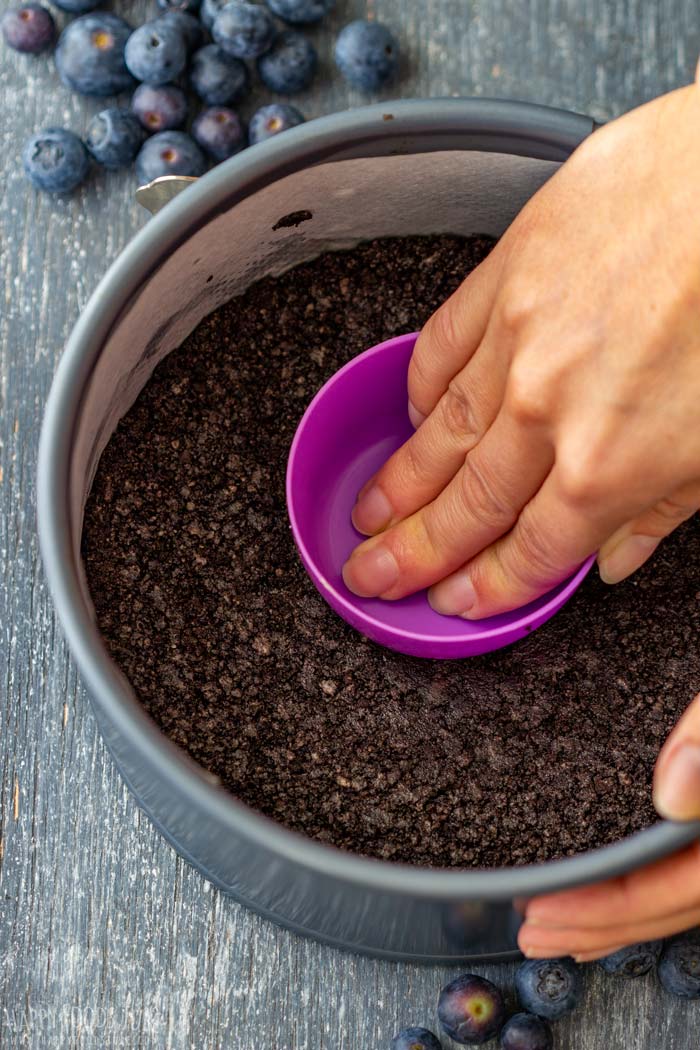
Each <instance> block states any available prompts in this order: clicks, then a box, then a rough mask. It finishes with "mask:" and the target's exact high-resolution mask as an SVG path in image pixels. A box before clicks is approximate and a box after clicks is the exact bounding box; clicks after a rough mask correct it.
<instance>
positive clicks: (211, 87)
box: [2, 0, 399, 193]
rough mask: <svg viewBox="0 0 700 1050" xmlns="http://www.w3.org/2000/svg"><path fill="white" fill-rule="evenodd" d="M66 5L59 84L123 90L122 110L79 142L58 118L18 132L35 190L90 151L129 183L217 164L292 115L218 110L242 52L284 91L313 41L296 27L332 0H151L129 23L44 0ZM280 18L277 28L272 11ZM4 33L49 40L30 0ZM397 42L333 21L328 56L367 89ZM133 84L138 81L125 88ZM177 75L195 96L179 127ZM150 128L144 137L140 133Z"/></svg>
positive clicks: (49, 22) (227, 101)
mask: <svg viewBox="0 0 700 1050" xmlns="http://www.w3.org/2000/svg"><path fill="white" fill-rule="evenodd" d="M52 2H53V3H54V4H55V5H56V6H57V7H60V8H61V9H62V10H64V11H67V12H70V13H71V14H76V15H78V16H79V17H77V18H76V19H75V20H74V21H72V22H70V23H69V24H68V25H67V26H66V28H65V29H64V30H63V32H62V33H61V34H60V36H59V38H58V44H57V45H56V67H57V69H58V72H59V75H60V77H61V80H62V81H63V83H64V84H66V86H67V87H69V88H70V89H71V90H73V91H77V92H79V93H80V94H83V95H97V96H102V97H106V96H110V95H118V94H120V93H121V92H124V91H132V90H134V88H135V91H134V94H133V97H132V100H131V107H130V108H129V109H126V108H121V107H116V106H111V107H109V108H108V109H104V110H102V112H101V113H98V114H97V116H95V117H94V119H93V120H92V122H91V123H90V126H89V128H88V132H87V136H86V139H85V142H83V141H82V139H80V138H79V137H78V136H77V135H75V134H74V133H73V132H71V131H68V130H67V129H65V128H47V129H45V130H44V131H41V132H39V133H38V134H35V135H32V137H31V138H30V139H29V140H28V141H27V142H26V144H25V146H24V150H23V156H22V159H23V164H24V170H25V173H26V175H27V176H28V177H29V179H31V181H32V182H33V183H34V185H35V186H37V187H38V188H39V189H42V190H45V191H47V192H50V193H68V192H70V191H71V190H73V189H74V188H75V187H76V186H78V185H79V184H80V183H81V182H83V180H84V179H85V178H86V176H87V175H88V172H89V170H90V164H91V158H92V159H93V160H95V161H97V163H99V164H101V165H103V166H104V167H105V168H110V169H116V168H122V167H127V166H128V165H130V164H131V163H133V162H135V164H136V174H137V177H138V179H139V182H141V183H145V182H150V181H151V180H152V179H155V178H157V177H159V176H161V175H194V176H196V175H202V174H203V173H204V171H206V168H207V166H208V163H209V162H210V161H214V162H215V163H218V162H219V161H222V160H226V159H227V158H228V157H232V156H233V155H234V154H235V153H238V152H239V151H240V150H241V149H243V148H244V146H246V145H247V144H248V143H250V144H251V145H254V144H255V143H257V142H262V141H263V140H264V139H267V138H270V137H271V136H272V135H276V134H278V133H279V132H281V131H284V130H286V129H287V128H290V127H294V126H295V125H297V124H301V123H303V121H304V117H303V115H302V114H301V113H300V112H299V110H298V109H296V108H295V107H294V106H292V105H289V104H287V103H272V104H269V105H265V106H262V107H261V108H260V109H258V110H257V112H256V113H255V114H254V115H253V117H252V118H251V120H250V123H249V126H248V128H247V129H246V127H245V126H244V123H243V121H242V120H241V118H240V117H239V115H238V113H237V112H236V111H235V110H234V109H232V108H230V107H231V106H232V105H233V104H234V103H237V102H239V101H240V100H241V99H242V98H243V97H245V95H247V94H248V92H249V91H250V87H251V75H250V70H249V68H248V65H247V64H246V62H247V61H254V62H255V64H256V68H257V72H258V76H259V78H260V80H261V81H262V83H263V84H264V86H265V87H266V88H268V89H269V90H270V91H273V92H275V93H278V94H281V95H294V94H296V93H298V92H300V91H303V90H304V89H305V88H307V87H309V85H310V84H311V81H312V80H313V77H314V75H315V73H316V67H317V64H318V59H317V54H316V49H315V48H314V46H313V44H312V42H311V41H310V40H309V39H308V37H307V36H305V35H304V33H303V32H300V31H299V29H298V28H297V27H299V26H309V25H312V24H313V23H316V22H320V21H321V19H323V17H324V16H325V15H326V14H328V12H329V11H330V9H331V7H332V6H333V4H334V0H266V6H264V5H263V4H262V3H248V2H247V0H157V4H158V8H159V9H160V11H159V14H158V16H157V17H155V18H154V19H153V20H151V21H149V22H146V23H145V24H144V25H142V26H140V27H139V28H137V29H133V28H132V27H131V26H130V25H129V24H128V22H126V21H125V20H124V19H123V18H120V17H119V16H118V15H115V14H112V13H110V12H106V11H96V10H94V9H95V8H96V7H97V6H98V4H99V3H100V2H101V0H52ZM274 16H276V17H277V18H279V19H281V20H282V21H283V22H284V23H285V24H286V28H283V29H280V28H279V24H278V23H277V22H276V21H275V17H274ZM2 31H3V35H4V37H5V40H6V42H7V43H8V44H9V46H10V47H13V48H15V50H17V51H24V52H27V53H30V54H39V53H41V52H45V51H47V50H49V49H50V48H51V47H53V45H54V42H55V40H56V25H55V22H54V20H53V17H52V15H51V13H50V11H48V10H47V9H46V8H45V7H42V6H41V4H39V3H36V2H33V0H32V2H29V3H25V4H23V5H22V6H21V7H14V8H10V9H8V10H7V11H5V13H4V15H3V17H2ZM398 59H399V46H398V42H397V40H396V38H395V36H394V35H393V33H392V32H391V31H390V30H389V29H388V28H387V27H386V26H384V25H382V24H381V23H379V22H373V21H364V20H358V21H355V22H351V23H350V24H349V25H347V26H345V28H344V29H343V30H342V32H341V33H340V35H339V36H338V39H337V41H336V45H335V61H336V65H337V66H338V69H339V70H340V72H341V73H342V74H343V76H344V77H345V78H346V79H347V80H348V81H349V82H350V83H351V84H352V85H354V86H355V87H359V88H361V89H362V90H364V91H376V90H377V89H378V88H380V87H382V86H383V85H384V84H387V83H388V82H389V81H390V80H391V79H392V78H393V77H394V76H395V74H396V71H397V66H398ZM137 82H140V83H139V84H138V86H137ZM183 85H184V86H186V87H187V86H189V88H191V90H192V92H194V94H195V95H196V96H197V97H198V98H199V99H200V100H201V102H202V103H203V104H204V107H205V108H204V109H202V110H201V111H200V112H199V113H198V115H197V116H196V118H195V119H194V121H193V123H192V126H191V133H190V134H187V133H185V132H184V131H182V130H181V129H182V127H183V126H184V124H185V122H186V120H187V117H188V108H189V107H188V99H187V96H186V94H185V91H183ZM147 136H150V137H147Z"/></svg>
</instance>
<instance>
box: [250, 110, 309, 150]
mask: <svg viewBox="0 0 700 1050" xmlns="http://www.w3.org/2000/svg"><path fill="white" fill-rule="evenodd" d="M303 123H304V116H303V115H302V114H301V113H300V112H299V110H298V109H296V108H295V107H294V106H288V105H284V103H282V102H273V103H271V104H270V105H269V106H261V107H260V109H258V110H256V112H255V113H254V114H253V116H252V117H251V118H250V126H249V127H248V138H249V139H250V144H251V146H253V145H255V143H256V142H264V141H265V139H270V138H272V136H273V135H279V133H280V131H286V130H287V128H295V127H296V126H297V124H303Z"/></svg>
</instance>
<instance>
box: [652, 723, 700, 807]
mask: <svg viewBox="0 0 700 1050" xmlns="http://www.w3.org/2000/svg"><path fill="white" fill-rule="evenodd" d="M654 805H655V806H656V809H657V811H658V812H659V814H660V815H661V816H662V817H667V818H668V819H669V820H693V819H695V818H698V817H700V744H693V743H691V742H687V743H685V744H681V745H680V746H679V748H678V749H677V750H676V751H672V752H671V754H670V755H669V756H668V758H667V759H666V760H665V762H664V767H663V773H662V774H661V776H659V778H658V783H655V784H654Z"/></svg>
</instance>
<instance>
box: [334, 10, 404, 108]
mask: <svg viewBox="0 0 700 1050" xmlns="http://www.w3.org/2000/svg"><path fill="white" fill-rule="evenodd" d="M335 64H336V65H337V67H338V69H339V70H340V72H341V73H342V74H343V76H344V77H345V79H346V80H349V81H350V83H351V84H352V85H353V86H354V87H358V88H361V89H362V90H363V91H377V90H378V89H379V88H380V87H383V86H384V84H388V82H389V81H390V80H393V78H394V77H395V75H396V71H397V68H398V64H399V42H398V40H397V39H396V37H395V36H394V34H393V33H392V32H391V30H390V29H387V27H386V26H385V25H382V24H381V22H365V21H363V20H362V19H358V21H357V22H351V23H350V25H347V26H345V29H343V30H342V31H341V33H340V35H339V36H338V39H337V40H336V42H335Z"/></svg>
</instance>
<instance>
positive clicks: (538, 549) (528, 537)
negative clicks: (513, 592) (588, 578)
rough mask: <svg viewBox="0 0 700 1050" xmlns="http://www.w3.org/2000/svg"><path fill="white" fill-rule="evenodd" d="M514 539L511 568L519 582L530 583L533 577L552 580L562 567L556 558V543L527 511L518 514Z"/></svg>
mask: <svg viewBox="0 0 700 1050" xmlns="http://www.w3.org/2000/svg"><path fill="white" fill-rule="evenodd" d="M514 537H515V539H516V557H515V558H513V559H512V570H513V572H514V574H515V575H516V576H518V577H519V578H520V582H521V583H527V584H532V581H533V579H536V580H537V581H538V582H539V581H541V580H546V581H550V580H554V579H556V578H557V577H558V576H559V575H561V572H562V570H563V569H565V568H567V566H562V564H561V559H560V558H557V550H556V545H555V543H554V541H553V538H552V536H551V534H549V533H547V532H546V531H545V530H544V529H543V528H542V527H541V526H540V525H539V524H538V523H537V522H536V521H535V519H534V518H533V517H532V516H531V515H529V514H528V513H527V512H524V513H523V514H521V515H520V518H519V520H518V526H517V529H516V530H515V531H514Z"/></svg>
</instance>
